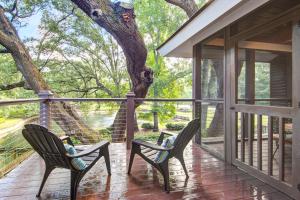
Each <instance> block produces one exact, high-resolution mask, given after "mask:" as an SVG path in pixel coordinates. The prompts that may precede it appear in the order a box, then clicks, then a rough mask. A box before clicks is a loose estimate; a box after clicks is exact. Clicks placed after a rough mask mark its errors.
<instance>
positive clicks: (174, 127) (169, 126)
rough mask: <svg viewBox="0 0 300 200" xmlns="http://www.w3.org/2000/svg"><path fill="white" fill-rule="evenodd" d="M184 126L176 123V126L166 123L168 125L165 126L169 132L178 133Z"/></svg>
mask: <svg viewBox="0 0 300 200" xmlns="http://www.w3.org/2000/svg"><path fill="white" fill-rule="evenodd" d="M184 126H185V124H181V123H178V124H175V123H168V124H166V128H167V129H168V130H170V131H179V130H181V129H183V128H184Z"/></svg>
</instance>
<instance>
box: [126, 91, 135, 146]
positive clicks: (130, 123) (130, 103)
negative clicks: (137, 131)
mask: <svg viewBox="0 0 300 200" xmlns="http://www.w3.org/2000/svg"><path fill="white" fill-rule="evenodd" d="M126 97H127V101H126V141H127V149H131V141H132V140H133V138H134V106H135V101H134V98H135V94H134V93H133V92H129V93H128V94H127V95H126Z"/></svg>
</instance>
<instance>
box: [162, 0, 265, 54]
mask: <svg viewBox="0 0 300 200" xmlns="http://www.w3.org/2000/svg"><path fill="white" fill-rule="evenodd" d="M269 1H270V0H230V1H227V0H214V1H212V2H210V3H209V5H207V6H206V7H205V9H202V10H201V12H198V13H196V14H195V16H193V17H192V18H191V19H190V20H189V21H188V22H187V23H185V24H184V25H183V26H182V27H181V28H179V29H178V31H176V32H175V33H174V34H173V35H172V36H171V37H170V38H169V39H168V40H167V41H166V42H165V43H164V44H162V45H161V46H160V47H159V48H158V49H157V50H158V52H159V53H160V54H161V55H162V56H167V57H182V58H192V56H193V46H194V45H195V44H197V43H199V42H201V41H202V40H204V39H206V38H207V37H209V36H211V35H213V34H214V33H216V32H217V31H219V30H221V29H223V28H224V27H226V26H228V25H229V24H231V23H233V22H234V21H236V20H238V19H240V18H241V17H243V16H245V15H246V14H248V13H250V12H251V11H253V10H255V9H256V8H258V7H260V6H262V5H264V4H265V3H267V2H269Z"/></svg>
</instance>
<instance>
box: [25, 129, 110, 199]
mask: <svg viewBox="0 0 300 200" xmlns="http://www.w3.org/2000/svg"><path fill="white" fill-rule="evenodd" d="M22 134H23V136H24V137H25V139H26V140H27V141H28V142H29V143H30V145H31V146H32V148H33V149H34V150H35V151H36V152H37V153H38V154H39V155H40V156H41V157H42V158H43V160H44V161H45V164H46V170H45V174H44V178H43V180H42V183H41V186H40V189H39V191H38V193H37V195H36V196H37V197H39V196H40V194H41V192H42V189H43V187H44V184H45V182H46V180H47V178H48V176H49V174H50V173H51V171H52V170H53V169H55V168H65V169H69V170H70V171H71V191H70V193H71V199H72V200H75V199H76V194H77V188H78V185H79V182H80V181H81V179H82V178H83V176H84V175H85V174H86V173H87V172H88V171H89V170H90V169H91V168H92V167H93V166H94V165H95V164H96V162H97V161H98V160H99V159H100V158H101V157H102V156H104V158H105V162H106V168H107V171H108V174H109V175H110V174H111V172H110V160H109V152H108V145H109V142H107V141H102V142H99V143H98V144H96V145H94V146H92V147H90V148H88V149H86V150H83V151H81V152H79V153H77V154H74V155H70V154H68V153H67V151H66V149H65V147H64V144H63V141H64V140H65V141H67V143H68V144H69V145H72V146H74V145H73V143H72V141H71V139H70V138H69V137H68V136H63V137H61V138H59V137H57V136H56V135H55V134H53V133H51V132H50V131H48V129H47V128H45V127H43V126H39V125H35V124H28V125H25V128H24V129H23V131H22ZM91 154H93V156H94V155H96V156H95V157H93V156H92V157H91ZM87 156H90V157H89V158H88V161H86V164H87V166H86V167H85V168H84V169H83V170H78V169H76V168H75V167H74V166H73V165H72V162H71V161H72V159H74V158H82V159H83V160H84V157H86V158H87ZM91 158H92V159H91Z"/></svg>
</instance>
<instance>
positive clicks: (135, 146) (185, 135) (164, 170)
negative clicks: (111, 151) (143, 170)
mask: <svg viewBox="0 0 300 200" xmlns="http://www.w3.org/2000/svg"><path fill="white" fill-rule="evenodd" d="M199 128H200V120H199V119H194V120H192V121H191V122H189V123H188V124H187V125H186V127H185V128H183V129H182V131H180V132H179V134H178V135H177V137H176V139H175V141H174V144H173V146H171V147H162V146H161V144H162V142H163V139H164V136H165V135H172V134H171V133H168V132H161V135H160V137H159V138H158V140H157V143H156V144H153V143H149V142H145V141H141V140H133V141H132V149H131V154H130V161H129V167H128V174H130V171H131V167H132V163H133V159H134V155H135V154H138V155H139V156H141V157H142V158H143V159H144V160H145V161H147V162H148V163H150V164H151V165H152V166H154V167H155V168H156V169H157V170H158V171H159V172H161V174H162V175H163V178H164V183H165V190H166V191H167V192H169V191H170V183H169V165H168V163H169V159H171V158H173V157H175V158H177V159H178V160H179V161H180V163H181V165H182V167H183V170H184V172H185V175H186V177H187V178H188V171H187V169H186V166H185V162H184V158H183V151H184V149H185V147H186V146H187V144H188V143H189V142H190V140H191V139H192V138H193V136H194V135H195V134H196V133H197V132H198V130H199ZM159 151H167V152H169V153H168V155H167V157H166V158H165V159H164V160H163V161H160V162H157V161H156V156H157V152H159Z"/></svg>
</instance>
